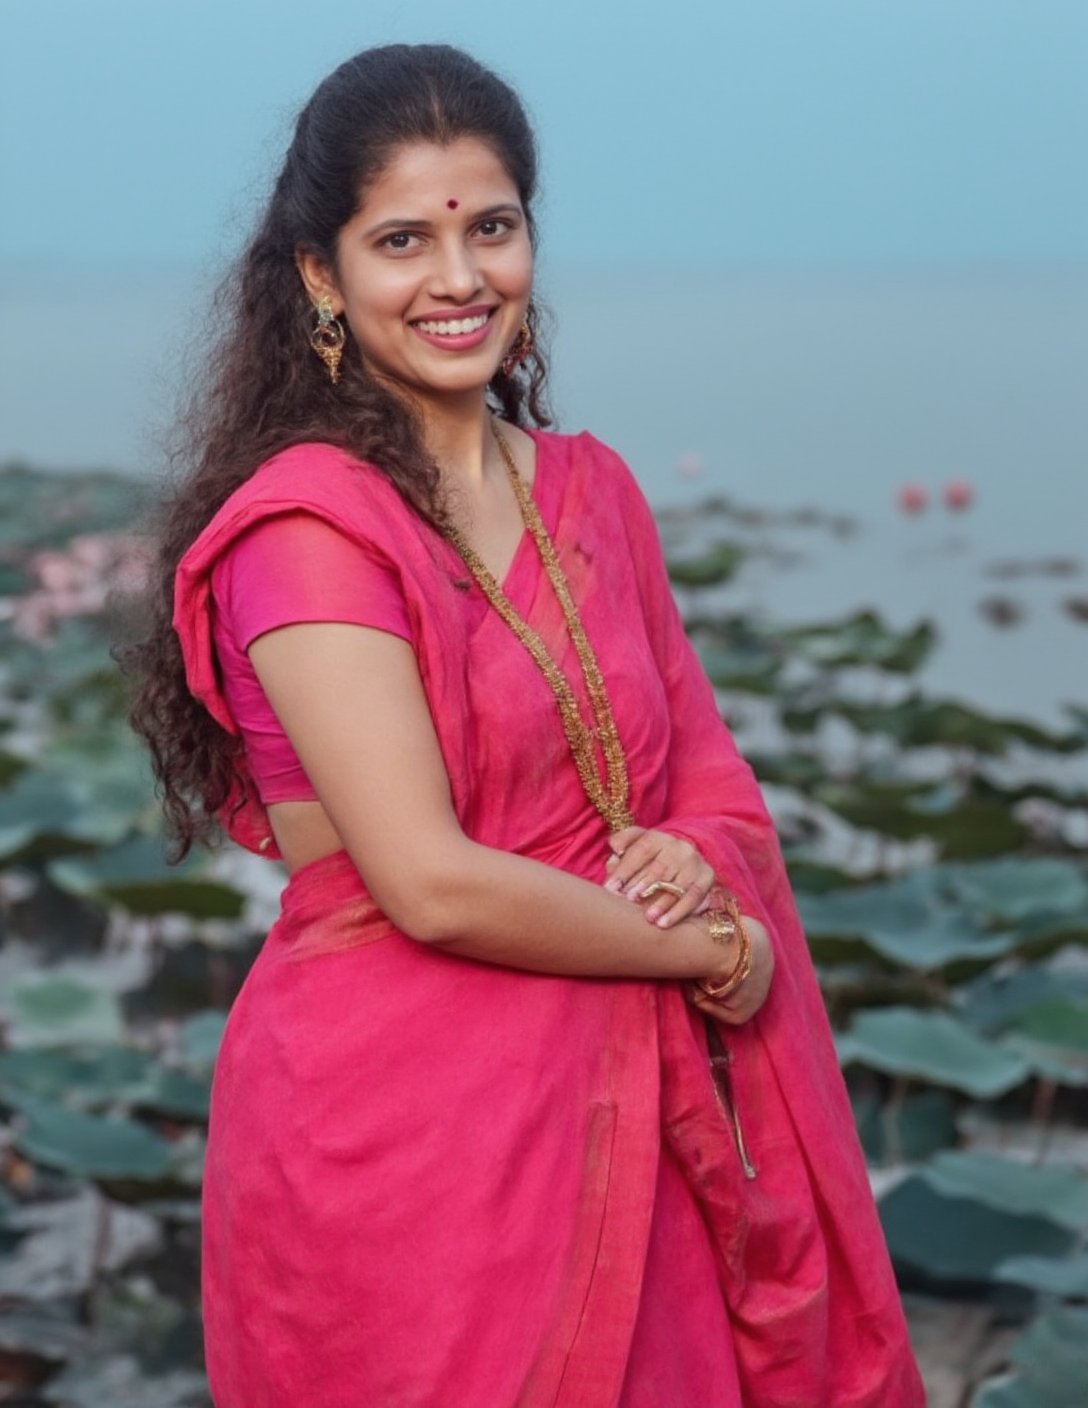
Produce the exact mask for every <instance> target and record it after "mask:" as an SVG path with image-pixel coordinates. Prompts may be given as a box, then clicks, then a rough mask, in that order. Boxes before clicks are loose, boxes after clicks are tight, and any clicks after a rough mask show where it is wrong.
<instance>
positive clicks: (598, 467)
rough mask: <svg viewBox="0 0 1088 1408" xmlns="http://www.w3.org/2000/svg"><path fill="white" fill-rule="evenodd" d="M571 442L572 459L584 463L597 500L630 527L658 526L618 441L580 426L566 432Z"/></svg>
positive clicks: (582, 466)
mask: <svg viewBox="0 0 1088 1408" xmlns="http://www.w3.org/2000/svg"><path fill="white" fill-rule="evenodd" d="M564 438H565V439H567V440H569V441H570V442H571V450H572V459H573V461H574V463H575V464H577V465H578V466H579V467H580V472H581V474H582V475H583V476H584V479H585V481H586V488H587V491H588V492H590V493H591V494H592V496H593V498H594V499H595V500H599V501H601V502H603V503H606V504H607V505H608V508H609V510H610V511H613V512H616V513H618V514H620V515H621V516H622V519H623V521H624V523H625V524H626V525H627V526H628V528H630V527H632V526H634V527H635V528H636V529H639V530H642V531H645V530H646V529H647V528H650V527H654V517H653V510H652V509H651V507H650V503H649V500H648V499H647V497H646V492H645V490H644V489H643V487H642V485H641V483H640V482H639V479H638V476H637V474H636V473H635V471H634V470H633V469H632V467H631V465H630V463H629V462H628V460H627V459H626V458H625V456H624V455H623V454H621V452H620V451H619V450H617V449H616V448H615V446H614V445H611V444H609V443H608V442H607V441H605V440H602V439H601V438H600V437H599V436H597V435H594V434H593V432H592V431H590V430H580V431H578V432H577V433H576V434H574V435H570V436H566V437H564ZM655 531H656V529H655Z"/></svg>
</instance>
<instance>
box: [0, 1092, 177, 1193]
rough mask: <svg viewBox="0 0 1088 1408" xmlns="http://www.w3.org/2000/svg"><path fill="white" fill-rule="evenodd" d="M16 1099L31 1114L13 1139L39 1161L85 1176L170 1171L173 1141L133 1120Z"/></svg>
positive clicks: (152, 1175)
mask: <svg viewBox="0 0 1088 1408" xmlns="http://www.w3.org/2000/svg"><path fill="white" fill-rule="evenodd" d="M11 1103H13V1104H14V1105H16V1107H17V1108H18V1109H19V1110H20V1111H21V1112H22V1114H23V1115H24V1116H25V1117H26V1125H25V1127H24V1128H22V1129H16V1130H15V1131H14V1133H13V1136H12V1138H13V1141H14V1143H15V1145H16V1147H17V1148H18V1149H19V1150H20V1151H21V1152H22V1153H23V1154H24V1155H25V1156H26V1157H27V1158H28V1159H31V1160H32V1161H33V1162H35V1163H40V1164H45V1165H46V1166H47V1167H49V1168H56V1169H61V1170H63V1171H64V1172H65V1173H71V1174H75V1175H77V1176H79V1177H82V1178H120V1179H134V1180H144V1179H148V1180H155V1179H159V1178H162V1177H163V1176H164V1175H165V1174H166V1173H168V1172H169V1170H170V1166H171V1163H172V1151H171V1146H170V1144H169V1143H168V1142H167V1141H166V1140H165V1139H161V1138H160V1137H159V1136H158V1135H157V1134H155V1133H153V1132H152V1131H151V1130H150V1129H148V1128H146V1126H144V1125H142V1124H137V1123H136V1122H135V1121H134V1120H127V1119H116V1118H105V1117H101V1116H99V1115H89V1114H86V1113H84V1112H83V1111H80V1110H72V1109H68V1108H67V1107H66V1106H64V1105H60V1104H57V1103H55V1102H54V1101H52V1100H43V1099H40V1098H39V1097H37V1096H32V1095H25V1094H21V1093H20V1094H18V1095H17V1096H16V1097H15V1098H14V1099H12V1101H11Z"/></svg>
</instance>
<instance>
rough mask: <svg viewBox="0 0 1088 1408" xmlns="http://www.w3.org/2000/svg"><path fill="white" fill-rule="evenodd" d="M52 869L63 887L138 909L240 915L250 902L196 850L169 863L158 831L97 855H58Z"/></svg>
mask: <svg viewBox="0 0 1088 1408" xmlns="http://www.w3.org/2000/svg"><path fill="white" fill-rule="evenodd" d="M48 874H49V878H50V879H51V880H52V881H53V883H54V884H55V885H56V886H57V887H58V888H59V889H62V890H67V891H68V892H69V893H71V894H76V895H81V896H84V897H86V898H90V899H94V900H97V901H99V902H100V903H111V902H112V903H115V904H120V905H123V906H124V907H125V908H126V909H128V910H130V911H131V912H132V913H134V914H143V915H151V914H165V913H180V914H188V915H191V916H193V917H194V918H199V919H236V918H237V917H238V916H239V914H241V912H242V910H243V908H244V906H245V896H244V895H243V894H242V893H241V892H240V891H238V890H235V889H234V888H232V887H231V886H230V885H227V884H224V883H223V882H222V881H220V880H216V879H214V878H212V877H211V876H210V875H209V874H208V862H207V860H206V859H205V858H204V857H203V856H200V855H197V854H195V853H191V854H190V855H189V856H187V857H186V858H185V860H184V861H182V862H181V863H180V864H179V865H175V866H171V865H168V864H167V862H166V859H165V856H164V854H163V843H162V841H161V839H160V838H159V837H157V836H148V835H143V834H141V835H136V836H131V837H129V839H128V840H126V841H123V842H122V843H121V844H120V845H118V846H113V847H111V848H110V849H109V850H105V851H100V852H99V853H98V854H96V855H93V856H81V857H78V858H76V857H70V858H66V859H64V860H57V861H53V862H51V863H50V865H49V866H48Z"/></svg>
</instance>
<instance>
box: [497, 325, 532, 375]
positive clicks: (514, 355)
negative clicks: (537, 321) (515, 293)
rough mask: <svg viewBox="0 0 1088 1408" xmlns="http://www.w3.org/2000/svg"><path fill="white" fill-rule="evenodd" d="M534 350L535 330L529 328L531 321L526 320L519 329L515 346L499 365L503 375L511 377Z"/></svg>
mask: <svg viewBox="0 0 1088 1408" xmlns="http://www.w3.org/2000/svg"><path fill="white" fill-rule="evenodd" d="M532 350H533V330H532V328H531V327H530V326H529V319H528V318H526V319H525V321H524V322H523V323H522V325H521V327H520V328H519V329H518V335H517V337H516V338H515V339H514V343H513V346H512V347H511V348H510V351H509V352H507V354H506V356H505V357H504V358H503V359H502V361H501V363H500V364H499V365H500V366H501V367H502V371H503V375H504V376H511V375H512V374H513V373H514V371H516V369H517V368H518V366H520V364H521V363H522V362H523V361H524V360H525V358H526V357H528V355H529V353H530V352H531V351H532Z"/></svg>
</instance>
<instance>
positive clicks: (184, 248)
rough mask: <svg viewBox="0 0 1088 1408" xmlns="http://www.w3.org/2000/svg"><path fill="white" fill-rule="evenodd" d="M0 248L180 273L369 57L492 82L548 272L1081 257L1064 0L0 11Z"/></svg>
mask: <svg viewBox="0 0 1088 1408" xmlns="http://www.w3.org/2000/svg"><path fill="white" fill-rule="evenodd" d="M0 22H2V42H0V192H2V200H3V205H4V210H5V213H4V218H3V220H2V221H0V257H2V258H3V259H4V260H5V261H7V262H8V263H9V264H10V263H11V261H13V260H14V261H23V260H27V259H30V260H36V261H44V262H46V263H49V262H51V261H64V262H76V261H84V260H110V261H115V262H120V263H121V264H124V263H126V262H127V261H142V262H145V263H146V262H190V261H195V262H203V261H207V260H218V259H220V258H222V257H226V256H229V255H230V254H231V253H233V251H234V250H235V249H236V248H237V246H238V245H239V244H240V243H241V242H242V240H243V239H244V237H245V235H246V233H247V232H248V230H249V227H250V225H251V223H252V221H253V219H254V217H255V213H256V211H257V209H258V208H259V205H260V201H261V199H262V197H263V195H264V193H265V191H266V190H267V188H268V184H269V182H270V180H271V178H272V175H273V174H274V171H275V169H276V166H277V164H278V162H279V160H280V158H281V156H282V153H283V151H284V149H285V146H286V144H287V141H288V139H289V134H290V128H291V124H292V121H293V118H294V115H295V114H296V112H297V111H298V109H299V108H300V107H301V105H302V104H303V103H304V102H305V100H306V98H307V97H308V95H309V93H310V92H311V91H312V89H313V87H314V86H315V85H316V84H317V83H318V82H319V81H320V80H321V78H322V77H324V76H325V74H326V73H327V72H329V71H330V70H331V69H332V68H334V67H335V66H336V65H337V64H338V63H340V62H342V61H343V60H344V59H345V58H348V57H350V56H351V54H353V53H355V52H357V51H358V50H359V49H362V48H365V47H367V46H368V45H371V44H376V43H388V42H393V41H402V42H409V43H418V42H425V41H426V42H434V41H441V42H446V43H453V44H457V45H459V46H461V47H464V48H466V49H468V50H470V51H471V52H472V53H473V54H475V55H476V56H477V57H478V58H479V59H481V60H482V61H483V62H484V63H487V64H489V65H490V66H492V67H493V68H495V69H496V70H497V71H498V72H499V73H500V74H501V75H502V76H503V77H504V78H506V79H507V80H508V81H510V82H512V83H513V85H514V86H515V87H516V88H517V90H518V91H519V93H520V94H521V95H522V97H523V100H524V101H525V103H526V105H527V107H528V109H529V112H530V115H531V117H532V119H533V121H534V124H535V127H536V130H537V133H538V137H539V141H540V147H541V154H542V162H543V169H542V176H543V182H542V192H541V206H540V220H541V231H542V236H543V244H542V258H544V259H547V258H554V259H556V260H558V261H563V262H566V263H588V264H594V263H596V264H608V265H609V266H611V267H613V268H614V267H617V266H622V265H626V264H638V263H640V262H653V263H670V262H672V261H682V262H684V263H686V264H698V263H702V262H712V263H717V262H721V261H727V262H728V261H740V262H745V261H749V262H771V263H774V262H776V261H777V262H786V263H789V262H801V263H804V262H813V261H815V262H821V261H823V262H832V263H834V262H847V263H859V262H861V263H864V262H869V261H873V262H888V261H890V262H895V261H908V262H909V261H960V260H967V261H988V260H997V261H1002V260H1014V261H1059V262H1060V261H1080V260H1084V259H1085V258H1088V184H1086V182H1085V180H1084V168H1083V161H1084V152H1085V150H1086V146H1088V83H1086V82H1085V78H1084V75H1085V72H1086V69H1088V2H1086V0H702V3H697V2H696V0H546V2H545V3H541V4H537V5H527V4H517V3H515V4H511V3H509V0H504V2H503V3H492V2H491V0H486V2H485V0H457V3H453V2H452V0H441V3H439V0H402V2H398V3H392V0H385V2H384V3H381V2H380V0H379V2H378V3H374V0H371V2H370V3H367V0H308V3H307V4H306V5H302V4H299V3H297V0H292V3H289V4H288V3H286V2H285V0H0Z"/></svg>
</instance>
